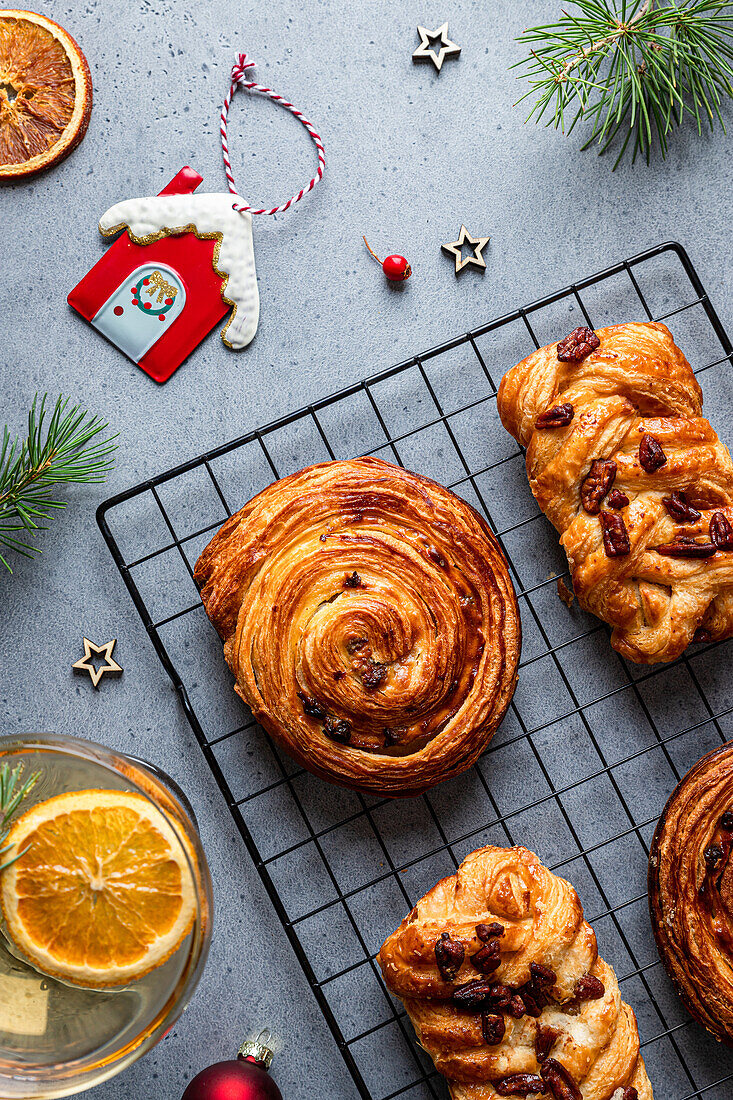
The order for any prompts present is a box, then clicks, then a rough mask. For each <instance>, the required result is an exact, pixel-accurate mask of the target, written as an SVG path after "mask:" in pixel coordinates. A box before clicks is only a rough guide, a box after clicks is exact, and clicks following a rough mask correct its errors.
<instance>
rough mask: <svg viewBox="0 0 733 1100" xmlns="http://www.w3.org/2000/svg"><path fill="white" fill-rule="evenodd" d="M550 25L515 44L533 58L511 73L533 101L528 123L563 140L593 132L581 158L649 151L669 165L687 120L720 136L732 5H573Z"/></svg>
mask: <svg viewBox="0 0 733 1100" xmlns="http://www.w3.org/2000/svg"><path fill="white" fill-rule="evenodd" d="M573 6H574V8H575V9H577V11H575V12H569V11H563V12H562V15H561V18H560V19H559V21H558V22H557V23H549V24H546V25H543V26H539V27H532V28H530V29H528V30H526V31H524V33H523V34H522V35H520V37H519V38H518V39H517V41H518V42H521V43H523V44H525V45H528V46H529V47H530V55H529V57H527V58H524V59H523V60H522V61H519V62H517V63H516V65H513V66H512V68H518V67H520V68H523V69H524V71H523V73H522V74H521V76H523V77H524V79H526V80H527V81H528V83H529V89H528V91H526V92H525V94H524V95H523V96H522V97H521V98H520V100H519V101H518V102H520V103H521V102H523V101H524V100H525V99H528V98H530V99H533V100H534V102H533V104H532V108H531V110H530V112H529V116H528V119H527V121H529V119H530V118H534V119H535V121H537V122H539V121H540V119H542V118H544V119H545V124H546V125H547V126H554V127H555V128H556V129H561V130H563V131H564V132H566V133H570V132H571V131H572V130H573V129H574V127H575V126H576V125H577V124H578V123H579V122H582V121H585V122H587V123H588V124H589V125H590V136H589V137H588V138H587V139H586V141H585V144H584V145H583V146H582V148H583V149H587V148H588V146H590V145H592V144H594V143H595V144H597V145H598V146H599V151H600V152H601V153H605V152H606V150H607V149H609V148H610V147H611V146H612V145H613V144H614V143H616V142H617V141H618V142H620V143H621V148H620V152H619V154H618V157H617V159H616V163H615V164H614V168H616V166H617V165H618V164H619V162H620V160H621V158H622V157H623V155H624V153H625V152H626V150H627V148H629V146H630V147H631V149H632V151H633V160H635V159H636V157H637V156H638V155H639V154H640V153H641V155H642V156H644V157H645V159H646V160H647V162H649V160H650V157H651V153H652V150H653V149H654V148H658V149H659V152H660V153H661V155H662V157H663V158H664V156H665V155H666V152H667V148H668V137H669V134H670V133H671V132H672V130H674V129H675V127H677V126H680V125H681V124H682V122H683V121H684V119H685V117H686V116H688V115H689V116H691V117H692V118H694V119H695V124H696V126H697V130H698V133H702V130H703V128H704V127H709V128H710V130H712V131H714V130H715V127H716V125H719V126H720V127H721V128H722V130H723V132H724V133H725V123H724V120H723V114H722V110H721V108H722V106H723V103H724V101H725V100H727V99H729V98H730V97H731V96H733V83H731V81H732V80H733V67H732V66H733V5H732V4H731V0H573Z"/></svg>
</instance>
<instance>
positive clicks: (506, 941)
mask: <svg viewBox="0 0 733 1100" xmlns="http://www.w3.org/2000/svg"><path fill="white" fill-rule="evenodd" d="M377 958H378V961H379V964H380V966H381V968H382V974H383V976H384V980H385V982H386V985H387V988H388V989H389V990H390V991H391V992H392V993H394V994H396V996H398V997H399V998H400V999H401V1000H402V1002H403V1003H404V1006H405V1008H406V1010H407V1013H408V1015H409V1017H410V1020H411V1021H412V1025H413V1027H414V1029H415V1031H416V1033H417V1038H418V1041H419V1043H420V1045H421V1046H422V1047H424V1049H425V1050H426V1051H427V1052H428V1054H429V1055H430V1056H431V1058H432V1059H433V1061H434V1063H435V1067H436V1069H437V1070H438V1071H439V1072H440V1073H442V1074H443V1075H444V1076H445V1077H446V1078H447V1079H448V1087H449V1090H450V1094H451V1097H452V1098H453V1100H499V1097H504V1096H516V1097H520V1096H521V1097H538V1096H547V1097H550V1098H552V1097H554V1098H555V1100H652V1088H651V1085H650V1083H649V1078H648V1077H647V1073H646V1069H645V1067H644V1062H643V1060H642V1058H641V1055H640V1053H639V1034H638V1031H637V1026H636V1018H635V1016H634V1013H633V1012H632V1010H631V1009H630V1008H629V1006H628V1005H626V1004H624V1003H623V1001H622V1000H621V997H620V994H619V988H618V982H617V981H616V975H615V974H614V972H613V970H612V969H611V967H610V966H609V965H608V963H605V962H604V961H603V960H602V959H600V958H599V957H598V949H597V946H596V937H595V933H594V932H593V929H592V928H591V927H590V925H589V924H587V923H586V921H584V920H583V908H582V906H581V904H580V901H579V899H578V895H577V894H576V892H575V890H574V889H573V887H572V886H571V885H570V883H569V882H566V881H565V880H564V879H561V878H558V877H557V876H556V875H553V874H552V873H551V872H550V871H548V870H547V868H546V867H544V866H543V865H542V864H541V863H540V861H539V859H538V858H537V856H535V855H534V854H533V853H532V852H529V851H527V849H526V848H494V847H487V848H481V849H479V851H477V852H473V853H472V854H471V855H470V856H468V857H467V858H466V859H465V860H464V861H463V863H462V864H461V866H460V867H459V868H458V871H457V872H456V874H455V875H452V876H451V877H450V878H446V879H443V880H442V882H439V883H438V884H437V886H434V887H433V889H432V890H430V891H429V893H427V894H426V895H425V897H424V898H422V899H421V900H420V901H419V902H418V903H417V905H416V906H415V908H414V909H413V910H412V912H411V913H410V914H409V916H408V917H406V918H405V920H403V922H402V924H401V925H400V927H399V928H398V929H397V931H396V932H394V933H393V934H392V935H391V936H390V937H389V938H388V939H387V940H386V942H385V943H384V944H383V945H382V948H381V950H380V952H379V955H378V956H377Z"/></svg>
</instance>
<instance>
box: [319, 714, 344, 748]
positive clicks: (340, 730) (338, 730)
mask: <svg viewBox="0 0 733 1100" xmlns="http://www.w3.org/2000/svg"><path fill="white" fill-rule="evenodd" d="M323 732H324V733H325V735H326V737H328V738H330V740H331V741H337V742H338V743H339V745H348V743H349V741H350V740H351V722H347V721H346V719H345V718H334V717H333V715H331V714H327V715H326V721H325V722H324V723H323Z"/></svg>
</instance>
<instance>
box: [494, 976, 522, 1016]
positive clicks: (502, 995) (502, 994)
mask: <svg viewBox="0 0 733 1100" xmlns="http://www.w3.org/2000/svg"><path fill="white" fill-rule="evenodd" d="M511 999H512V991H511V989H510V988H509V986H508V985H502V984H501V982H497V983H496V985H492V987H491V991H490V993H489V1004H490V1005H491V1007H492V1008H506V1007H507V1005H508V1004H509V1002H510V1001H511ZM522 1008H524V1006H522ZM510 1015H511V1013H510ZM522 1015H524V1012H522Z"/></svg>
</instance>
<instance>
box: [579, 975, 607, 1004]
mask: <svg viewBox="0 0 733 1100" xmlns="http://www.w3.org/2000/svg"><path fill="white" fill-rule="evenodd" d="M605 992H606V987H605V985H604V984H603V982H602V981H601V979H600V978H594V977H593V975H592V974H584V975H583V977H582V978H578V980H577V982H576V983H575V990H574V996H575V1000H576V1001H578V1002H581V1001H599V1000H600V999H601V997H603V995H604V994H605Z"/></svg>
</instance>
